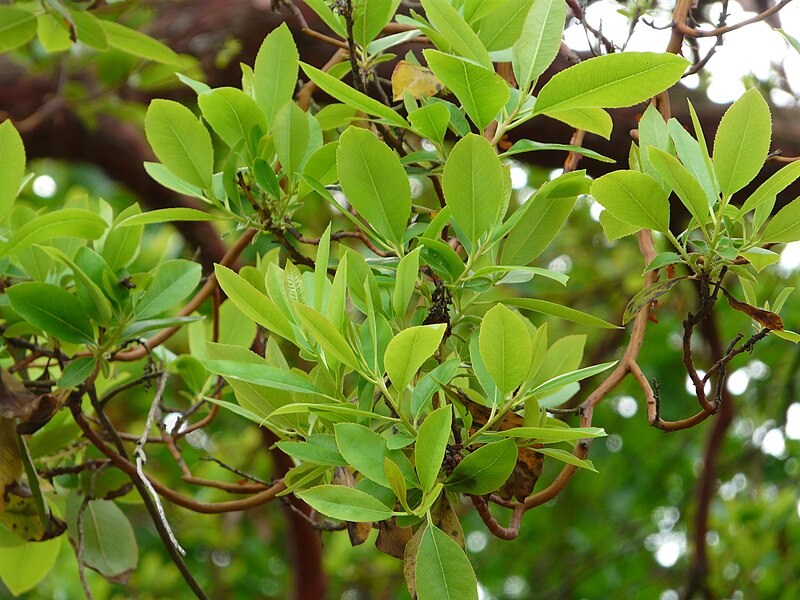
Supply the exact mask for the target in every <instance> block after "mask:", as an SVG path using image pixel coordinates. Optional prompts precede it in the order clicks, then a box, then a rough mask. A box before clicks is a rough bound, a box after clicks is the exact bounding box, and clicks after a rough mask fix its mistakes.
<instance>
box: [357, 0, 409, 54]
mask: <svg viewBox="0 0 800 600" xmlns="http://www.w3.org/2000/svg"><path fill="white" fill-rule="evenodd" d="M399 4H400V0H369V2H355V3H353V39H354V40H355V42H356V43H357V44H358V45H359V46H362V47H365V46H367V45H368V44H369V43H370V42H371V41H372V40H374V39H375V38H376V37H377V36H378V34H379V33H380V32H381V30H382V29H383V28H384V27H385V26H386V24H387V23H388V22H389V20H390V19H391V18H392V16H393V15H394V11H395V10H397V6H398V5H399Z"/></svg>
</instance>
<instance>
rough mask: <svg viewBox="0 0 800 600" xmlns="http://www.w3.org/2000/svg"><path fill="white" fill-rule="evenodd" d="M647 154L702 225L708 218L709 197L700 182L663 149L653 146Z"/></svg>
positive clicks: (651, 162) (654, 166)
mask: <svg viewBox="0 0 800 600" xmlns="http://www.w3.org/2000/svg"><path fill="white" fill-rule="evenodd" d="M647 156H648V158H649V160H650V164H652V165H653V168H654V169H655V170H656V171H657V172H658V174H659V175H661V177H662V178H663V179H664V181H666V182H667V183H668V184H669V187H670V188H671V189H672V190H673V191H674V192H675V195H677V196H678V198H680V200H681V202H682V203H683V205H684V206H685V207H686V208H687V209H688V211H689V213H690V214H691V215H692V216H693V217H694V218H695V219H697V222H698V223H699V224H700V226H701V227H702V226H703V224H705V222H706V220H707V219H708V198H707V197H706V193H705V191H704V190H703V186H702V185H700V182H699V181H697V179H695V178H694V176H693V175H692V174H691V173H690V172H689V171H688V170H687V169H686V167H684V166H683V165H682V164H681V163H680V162H679V161H678V159H677V158H675V157H674V156H672V155H671V154H667V153H666V152H664V151H663V150H659V149H658V148H654V147H652V146H651V147H649V148H648V149H647Z"/></svg>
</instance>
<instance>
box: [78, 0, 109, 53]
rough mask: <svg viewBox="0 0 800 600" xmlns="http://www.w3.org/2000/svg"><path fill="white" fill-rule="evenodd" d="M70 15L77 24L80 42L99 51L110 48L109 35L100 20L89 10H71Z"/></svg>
mask: <svg viewBox="0 0 800 600" xmlns="http://www.w3.org/2000/svg"><path fill="white" fill-rule="evenodd" d="M69 14H70V17H71V18H72V20H73V21H74V22H75V30H76V33H77V36H78V41H80V42H83V43H84V44H86V45H87V46H91V47H92V48H96V49H97V50H106V49H107V48H108V35H107V34H106V30H105V29H103V25H102V23H100V19H98V18H97V17H96V16H94V14H92V13H91V12H90V11H88V10H77V9H70V11H69Z"/></svg>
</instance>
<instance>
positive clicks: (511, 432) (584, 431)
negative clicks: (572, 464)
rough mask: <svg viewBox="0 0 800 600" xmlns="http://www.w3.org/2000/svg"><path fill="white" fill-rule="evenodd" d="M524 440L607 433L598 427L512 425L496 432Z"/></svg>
mask: <svg viewBox="0 0 800 600" xmlns="http://www.w3.org/2000/svg"><path fill="white" fill-rule="evenodd" d="M493 435H500V436H503V437H513V438H519V439H525V440H541V441H543V442H547V443H550V444H552V443H556V442H567V441H574V440H583V439H593V438H598V437H606V436H607V435H608V434H607V433H606V432H605V430H604V429H601V428H600V427H513V428H511V429H506V430H504V431H498V432H496V434H493Z"/></svg>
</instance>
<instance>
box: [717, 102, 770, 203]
mask: <svg viewBox="0 0 800 600" xmlns="http://www.w3.org/2000/svg"><path fill="white" fill-rule="evenodd" d="M771 136H772V118H771V117H770V114H769V106H767V103H766V101H765V100H764V98H762V97H761V94H760V93H759V91H758V90H757V89H755V88H751V89H750V90H748V91H747V92H745V94H744V95H743V96H742V97H741V98H739V99H738V100H737V101H736V102H734V103H733V104H732V105H731V107H730V108H729V109H728V110H727V111H725V114H724V115H723V116H722V121H720V124H719V128H718V129H717V136H716V137H715V138H714V158H713V161H714V171H716V174H717V181H718V182H719V187H720V189H721V190H722V193H723V194H724V195H725V196H727V197H730V196H732V195H733V194H734V193H735V192H738V191H739V190H740V189H742V188H743V187H744V186H746V185H747V184H748V183H750V182H751V181H752V180H753V178H754V177H755V176H756V175H758V172H759V171H760V170H761V167H762V166H764V161H765V160H766V158H767V153H768V152H769V143H770V138H771Z"/></svg>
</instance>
